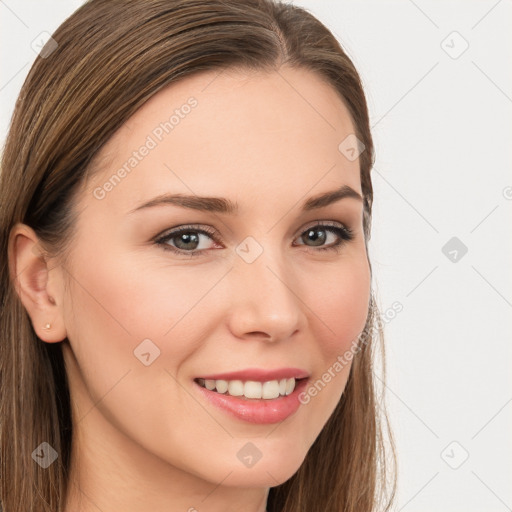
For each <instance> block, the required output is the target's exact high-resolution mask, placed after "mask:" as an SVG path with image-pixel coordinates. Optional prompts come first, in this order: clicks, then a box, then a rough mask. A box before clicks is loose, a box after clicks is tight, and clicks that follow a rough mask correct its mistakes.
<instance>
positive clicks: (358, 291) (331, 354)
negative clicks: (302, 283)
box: [306, 259, 371, 365]
mask: <svg viewBox="0 0 512 512" xmlns="http://www.w3.org/2000/svg"><path fill="white" fill-rule="evenodd" d="M343 263H344V262H342V263H341V264H340V265H338V266H337V267H336V268H334V267H333V268H331V269H330V271H329V273H328V274H327V273H326V274H325V275H323V276H319V277H318V279H317V280H315V281H316V284H315V286H311V289H310V291H309V292H308V293H307V295H306V296H307V297H308V298H309V299H310V300H309V302H308V305H310V307H311V309H312V311H313V312H314V313H315V315H316V324H315V325H317V329H315V331H316V332H318V333H322V335H321V336H319V338H318V339H317V341H318V343H319V344H320V347H321V351H322V354H323V357H324V362H325V363H326V364H327V365H329V364H332V362H333V360H335V359H336V357H337V356H338V355H340V354H342V353H344V352H345V351H346V350H349V349H350V348H351V347H352V346H353V344H354V343H355V342H356V341H357V338H358V336H359V335H360V334H361V332H362V330H363V329H364V326H365V323H366V318H367V315H368V306H369V300H370V286H371V276H370V270H369V266H368V263H367V260H366V259H364V260H363V259H358V260H354V261H351V262H346V264H343Z"/></svg>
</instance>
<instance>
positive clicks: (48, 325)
mask: <svg viewBox="0 0 512 512" xmlns="http://www.w3.org/2000/svg"><path fill="white" fill-rule="evenodd" d="M50 327H51V325H50V324H46V325H45V326H44V327H43V329H45V330H48V329H49V328H50Z"/></svg>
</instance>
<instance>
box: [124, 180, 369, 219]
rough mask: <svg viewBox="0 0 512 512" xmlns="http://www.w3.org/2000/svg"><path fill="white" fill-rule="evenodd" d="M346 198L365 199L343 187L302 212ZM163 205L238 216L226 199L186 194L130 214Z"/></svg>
mask: <svg viewBox="0 0 512 512" xmlns="http://www.w3.org/2000/svg"><path fill="white" fill-rule="evenodd" d="M345 198H353V199H357V200H358V201H361V202H363V198H362V196H361V194H359V192H357V191H356V190H354V189H353V188H352V187H349V186H348V185H343V186H342V187H340V188H339V189H337V190H331V191H329V192H322V193H321V194H318V195H316V196H313V197H310V198H309V199H307V200H306V201H304V202H303V203H302V206H301V209H302V211H310V210H315V209H317V208H324V207H326V206H328V205H330V204H332V203H334V202H336V201H340V200H341V199H345ZM161 205H174V206H181V207H182V208H190V209H193V210H200V211H205V212H213V213H225V214H231V215H236V214H237V213H238V204H237V203H236V202H233V201H231V200H230V199H225V198H223V197H201V196H195V195H194V196H189V195H184V194H162V195H159V196H157V197H155V198H153V199H151V200H150V201H147V202H145V203H142V204H141V205H139V206H137V207H136V208H134V209H133V210H131V211H130V212H129V213H130V214H131V213H135V212H138V211H140V210H145V209H147V208H153V207H154V206H161Z"/></svg>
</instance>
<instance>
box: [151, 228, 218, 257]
mask: <svg viewBox="0 0 512 512" xmlns="http://www.w3.org/2000/svg"><path fill="white" fill-rule="evenodd" d="M201 237H208V238H210V239H213V240H214V241H215V242H217V243H219V242H218V241H217V240H216V238H215V231H214V230H213V229H211V228H206V229H199V228H197V227H195V226H182V227H180V228H179V229H175V230H173V231H171V232H170V233H168V234H166V235H164V236H162V237H160V238H158V239H157V240H155V243H156V244H157V245H160V246H161V247H162V249H164V250H166V251H173V252H175V253H177V254H183V255H188V256H191V257H192V256H200V255H201V254H202V253H204V252H205V250H206V249H207V248H205V247H199V246H200V245H201V244H200V242H201ZM170 241H172V242H173V244H172V245H170V244H169V243H168V242H170Z"/></svg>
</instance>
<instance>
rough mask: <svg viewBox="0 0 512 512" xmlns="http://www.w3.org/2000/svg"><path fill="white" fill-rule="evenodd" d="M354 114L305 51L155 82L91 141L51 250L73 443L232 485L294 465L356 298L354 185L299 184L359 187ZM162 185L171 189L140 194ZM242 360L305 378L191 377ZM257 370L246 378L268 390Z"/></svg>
mask: <svg viewBox="0 0 512 512" xmlns="http://www.w3.org/2000/svg"><path fill="white" fill-rule="evenodd" d="M353 133H354V125H353V123H352V121H351V119H350V116H349V113H348V110H347V109H346V107H345V106H344V105H343V103H342V102H341V101H340V99H339V97H338V96H337V94H336V92H335V91H334V90H333V89H332V88H330V87H329V86H328V85H326V84H325V83H324V82H323V81H321V79H319V78H318V77H317V76H316V75H315V74H313V73H311V72H309V71H305V70H297V69H295V70H294V69H290V68H283V69H281V70H280V71H279V72H272V73H263V72H246V73H241V72H237V73H235V72H234V71H224V72H223V73H221V74H220V75H219V73H218V72H208V73H202V74H198V75H195V76H193V77H189V78H186V79H184V80H183V81H181V82H179V83H176V84H173V85H172V86H170V87H167V88H165V89H163V90H162V91H160V92H159V93H158V94H157V95H155V96H154V97H153V98H152V99H151V100H150V101H148V102H147V103H146V104H145V105H144V106H143V107H142V108H141V109H140V110H138V111H137V113H136V114H135V115H134V116H133V117H131V118H130V119H129V120H128V121H127V122H126V123H125V124H124V125H123V126H122V127H121V129H120V130H119V131H118V132H117V133H116V134H115V135H114V136H113V138H111V139H110V140H109V142H108V143H107V145H106V146H104V147H103V148H102V150H101V152H100V154H99V156H100V157H101V158H100V159H99V162H100V164H101V166H100V167H99V168H98V170H97V172H96V173H95V174H91V176H90V178H89V181H87V182H86V186H85V187H84V188H83V189H82V191H81V195H80V197H79V200H78V202H77V204H76V207H77V209H78V211H79V220H78V224H77V226H76V229H77V231H76V238H75V239H74V244H73V246H72V249H71V254H70V260H69V263H68V266H67V267H66V271H64V269H61V270H59V269H56V270H54V271H62V272H63V274H62V275H63V277H65V278H66V280H67V282H68V285H69V288H68V289H67V291H66V293H67V294H68V295H66V297H65V300H62V302H61V303H62V315H63V321H64V323H65V326H66V331H67V337H68V339H69V346H68V345H66V344H63V349H64V356H65V360H66V367H67V371H68V375H69V380H70V389H71V397H72V401H73V408H74V414H75V416H74V422H75V429H76V432H77V439H78V442H81V443H83V446H84V447H85V446H88V448H87V449H86V448H83V452H82V453H83V455H82V457H83V458H84V460H87V457H89V463H90V464H93V460H95V459H98V460H101V458H102V457H103V458H108V457H109V456H110V455H108V454H114V453H115V454H116V457H117V456H119V457H118V459H117V460H118V461H121V462H119V467H120V468H124V469H119V471H121V472H122V471H125V470H126V468H131V469H129V471H138V472H141V473H143V474H144V475H145V478H147V480H148V481H154V479H158V478H160V476H161V475H163V474H165V475H166V476H167V478H168V475H169V474H170V473H172V474H173V476H174V478H175V480H174V481H182V482H185V481H188V480H187V479H190V478H193V479H196V480H197V479H200V480H202V481H206V482H208V483H209V484H211V483H214V484H218V483H219V482H221V481H222V485H224V486H245V487H271V486H275V485H277V484H279V483H282V482H284V481H285V480H287V479H288V478H290V477H291V476H292V475H293V474H294V473H295V472H296V471H297V470H298V468H299V466H300V465H301V463H302V461H303V460H304V458H305V456H306V454H307V452H308V450H309V448H310V447H311V445H312V443H313V442H314V441H315V439H316V438H317V436H318V435H319V434H320V432H321V430H322V427H323V426H324V425H325V423H326V422H327V420H328V419H329V417H330V415H331V413H332V412H333V410H334V408H335V406H336V404H337V403H338V401H339V399H340V397H341V395H342V393H343V390H344V387H345V384H346V381H347V378H348V375H349V370H350V362H348V363H347V362H346V361H345V363H344V364H343V365H340V363H339V360H340V358H341V357H343V356H344V355H346V352H347V351H349V350H350V349H351V347H352V346H353V342H354V341H355V340H356V339H357V337H358V335H359V334H360V333H361V331H362V330H363V328H364V325H365V320H366V316H367V312H368V303H369V299H370V269H369V265H368V261H367V255H366V250H365V243H364V237H363V203H362V202H361V200H360V199H358V198H357V197H352V196H350V195H348V196H347V197H344V198H341V199H340V198H338V199H337V200H335V201H332V202H328V201H317V202H312V201H311V198H315V197H317V196H319V195H321V194H325V193H331V192H335V191H339V190H340V189H341V188H342V187H350V188H351V189H353V190H354V191H355V192H357V193H358V194H362V192H361V182H360V175H359V172H360V171H359V162H358V160H357V159H355V157H352V158H350V156H353V153H354V152H353V151H350V148H348V149H349V151H347V144H350V143H351V142H353V139H352V137H350V138H349V139H347V140H346V141H345V139H346V138H347V137H349V136H351V135H352V134H353ZM344 141H345V142H344ZM340 144H341V148H340ZM352 147H354V145H353V144H352ZM356 150H357V148H356ZM355 156H357V154H356V155H355ZM165 195H169V196H171V195H179V196H181V197H182V199H180V200H178V199H176V198H175V199H172V198H169V200H168V201H166V202H163V201H162V202H158V203H157V204H156V203H155V204H154V205H153V206H146V207H143V205H144V204H145V203H148V202H151V201H152V200H154V199H155V198H162V197H163V196H165ZM185 196H190V198H187V199H185V198H184V197H185ZM354 196H355V194H354ZM201 198H210V199H208V200H206V199H201ZM211 198H218V199H211ZM304 204H309V208H308V207H306V208H305V209H303V205H304ZM226 205H229V206H233V207H234V208H233V211H229V209H228V208H226V207H225V206H226ZM235 207H236V211H235ZM183 226H186V230H185V232H183V233H181V234H179V233H178V232H177V230H178V229H179V228H181V227H183ZM343 227H345V228H349V229H350V230H351V231H352V232H353V239H352V240H348V239H345V235H344V234H343V233H344V232H343V231H339V229H338V228H342V229H343ZM173 233H174V235H173ZM340 233H341V234H340ZM164 235H166V237H167V238H165V239H163V236H164ZM336 244H338V246H337V247H336V248H335V247H334V246H335V245H336ZM327 247H329V248H327ZM175 251H179V253H178V252H175ZM54 271H52V272H54ZM348 359H349V360H350V358H348ZM337 361H338V364H336V362H337ZM341 366H342V368H341ZM253 369H256V370H258V369H259V370H261V371H262V372H263V371H264V372H269V373H268V374H263V373H260V374H257V373H255V374H253V375H251V374H249V373H248V374H246V375H241V376H238V377H239V378H234V379H229V380H241V381H242V383H245V381H254V382H260V381H273V380H277V381H278V383H279V384H280V385H281V392H282V391H283V388H284V387H285V386H284V385H283V384H281V383H280V381H281V380H282V378H285V377H292V376H293V375H297V378H298V377H304V376H306V377H307V378H308V381H302V384H298V385H300V386H302V387H301V388H300V390H301V391H302V394H301V395H300V397H299V396H298V393H297V392H296V391H295V392H294V393H292V394H291V395H289V396H288V395H287V397H281V398H277V399H276V398H274V399H270V398H261V399H247V398H245V399H244V398H240V397H239V398H231V399H230V398H227V399H226V398H225V397H224V400H225V402H226V403H227V404H228V405H227V407H228V408H230V410H227V409H225V408H223V407H221V406H220V405H219V402H218V400H213V399H212V397H213V395H215V397H217V398H219V397H220V393H219V392H218V391H214V390H207V389H206V388H202V387H201V386H200V384H198V383H197V381H196V379H199V378H205V377H215V376H218V375H220V374H224V373H231V372H240V371H242V372H243V371H245V370H253ZM283 369H291V370H289V371H290V372H291V373H286V370H284V371H282V370H283ZM297 371H300V375H299V373H297ZM273 372H277V373H273ZM326 372H327V373H330V375H328V376H327V377H325V376H324V374H326ZM323 376H324V377H323ZM329 377H330V378H329ZM210 380H214V379H208V381H210ZM218 380H223V379H218ZM224 380H225V379H224ZM317 381H320V384H318V383H317V387H316V392H315V390H314V389H312V386H313V387H314V383H315V382H317ZM254 382H253V383H252V384H249V385H248V386H246V387H244V388H243V389H244V390H245V391H248V392H251V391H252V392H255V393H258V392H259V391H260V390H262V391H265V392H269V393H270V395H272V393H275V392H276V391H275V390H276V389H277V388H276V385H275V384H273V383H271V384H264V385H261V383H260V384H254ZM217 384H218V383H217ZM218 385H219V387H220V389H221V390H222V383H220V384H218ZM230 386H231V387H230V388H229V390H232V391H233V393H237V388H239V387H240V383H238V385H237V383H234V384H230ZM289 390H290V389H288V390H285V394H286V392H287V391H289ZM267 396H269V395H267ZM299 398H300V400H299ZM236 411H238V412H236ZM87 453H88V454H89V455H87ZM135 468H137V469H136V470H135ZM157 469H158V473H157ZM183 485H185V484H183ZM210 488H212V486H210Z"/></svg>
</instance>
